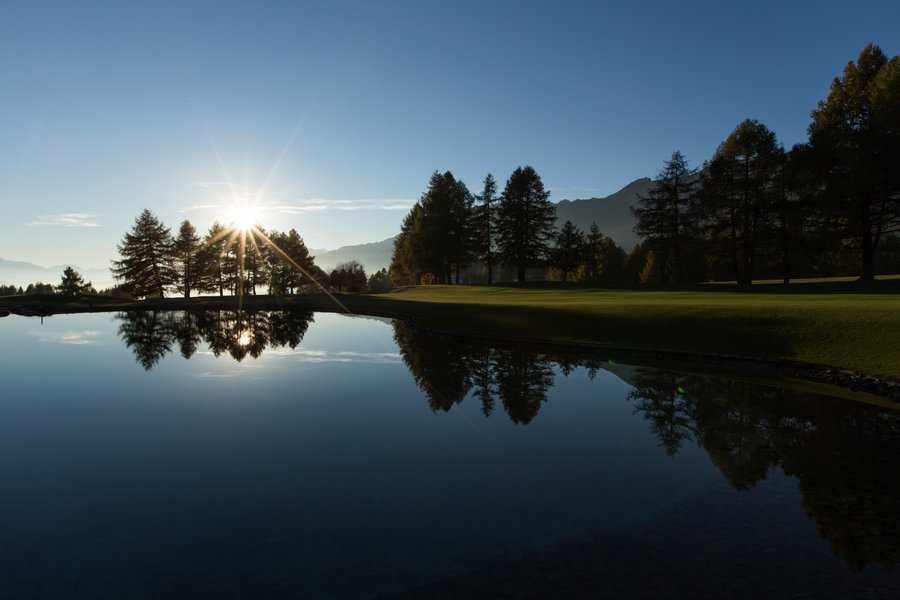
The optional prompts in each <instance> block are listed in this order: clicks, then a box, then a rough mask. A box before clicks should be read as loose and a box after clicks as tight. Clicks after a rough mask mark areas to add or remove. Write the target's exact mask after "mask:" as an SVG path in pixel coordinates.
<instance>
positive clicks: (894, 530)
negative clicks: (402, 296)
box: [0, 311, 900, 598]
mask: <svg viewBox="0 0 900 600" xmlns="http://www.w3.org/2000/svg"><path fill="white" fill-rule="evenodd" d="M0 340H2V346H0V365H2V366H0V373H2V381H0V386H2V387H0V389H2V392H0V482H2V487H0V490H2V491H0V597H3V598H18V597H23V598H102V597H108V598H122V597H130V598H143V597H147V598H149V597H173V596H177V595H180V596H196V597H210V598H212V597H215V598H226V597H246V598H249V597H255V598H261V597H276V598H280V597H284V598H374V597H396V598H419V597H427V598H478V597H484V598H498V597H505V598H510V597H520V598H547V597H562V598H572V597H585V598H593V597H602V596H608V597H621V596H626V595H628V596H632V597H634V596H657V595H669V596H690V597H697V596H700V597H703V596H715V597H721V596H745V597H766V596H801V597H807V596H808V597H900V570H898V568H897V559H898V558H900V413H898V412H897V411H894V410H890V409H884V408H878V407H875V406H871V405H868V404H864V403H859V402H854V401H850V400H845V399H839V398H833V397H829V396H824V395H816V394H809V393H801V392H797V391H791V390H787V389H780V388H777V387H767V386H763V385H758V384H752V383H746V382H741V381H734V380H727V379H717V378H713V377H707V376H700V375H691V374H685V373H677V372H670V371H665V370H654V369H650V368H645V367H636V366H629V365H623V364H618V363H616V362H615V360H611V359H613V358H614V357H598V356H577V355H574V356H559V355H557V354H554V353H540V352H534V351H533V350H525V349H521V348H516V347H502V346H501V347H487V346H483V345H476V344H473V343H460V342H452V341H450V340H447V339H442V338H437V337H431V336H426V335H422V334H419V333H416V332H414V331H411V330H409V329H408V328H406V326H404V325H403V324H402V323H400V322H392V321H390V320H387V319H376V318H365V317H348V316H343V315H338V314H329V313H316V314H312V313H303V312H295V313H278V312H256V313H244V314H238V313H235V312H226V311H222V312H210V313H201V314H193V313H151V312H145V313H119V314H111V313H107V314H102V313H101V314H81V315H56V316H52V317H49V318H45V319H43V321H41V320H40V319H38V318H24V317H16V316H11V317H7V318H3V319H0Z"/></svg>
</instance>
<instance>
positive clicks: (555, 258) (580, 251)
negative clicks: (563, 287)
mask: <svg viewBox="0 0 900 600" xmlns="http://www.w3.org/2000/svg"><path fill="white" fill-rule="evenodd" d="M584 256H585V238H584V232H582V231H581V230H580V229H579V228H578V227H577V226H576V225H573V224H572V221H566V222H565V223H564V224H563V226H562V229H560V231H559V233H558V234H556V246H555V247H554V248H553V249H552V250H551V251H550V265H551V266H553V267H555V268H556V269H558V270H559V272H560V273H561V276H560V281H568V280H569V275H570V274H574V273H575V271H576V270H577V269H578V266H579V265H581V262H582V260H583V259H584Z"/></svg>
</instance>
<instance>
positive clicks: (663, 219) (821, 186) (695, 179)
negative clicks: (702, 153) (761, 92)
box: [633, 44, 900, 285]
mask: <svg viewBox="0 0 900 600" xmlns="http://www.w3.org/2000/svg"><path fill="white" fill-rule="evenodd" d="M811 116H812V123H811V124H810V126H809V141H808V143H805V144H798V145H796V146H794V147H793V148H792V149H791V150H790V151H785V150H784V148H783V147H782V146H781V144H780V143H779V142H778V140H777V138H776V136H775V133H774V132H772V131H770V130H769V129H768V128H767V127H766V126H765V125H763V124H761V123H759V122H758V121H756V120H751V119H747V120H745V121H744V122H742V123H740V124H739V125H738V126H737V127H736V128H735V129H734V131H732V132H731V134H730V135H729V136H728V138H726V139H725V141H723V142H722V143H721V144H720V145H719V147H718V148H717V149H716V151H715V153H714V154H713V156H712V158H711V159H709V160H708V161H706V162H705V163H704V165H703V167H702V169H700V170H699V171H694V170H691V169H689V168H688V166H687V160H686V159H685V157H684V156H683V155H682V154H681V153H680V152H677V151H676V152H675V153H673V154H672V157H671V159H670V160H668V161H666V163H665V164H664V167H663V170H662V171H661V172H660V174H659V176H658V179H657V181H656V182H655V186H654V188H653V189H652V190H651V192H650V193H649V194H648V195H647V196H646V197H644V198H642V199H641V200H640V201H639V202H638V204H637V205H636V206H635V207H634V209H633V211H634V215H635V217H636V218H637V225H636V226H635V233H637V234H638V235H640V236H641V237H642V238H643V240H644V243H643V244H642V246H643V247H642V251H644V252H645V257H644V260H643V262H644V267H643V268H642V272H641V276H640V278H641V279H642V280H654V281H662V282H680V281H692V280H693V281H697V280H706V279H734V280H736V281H737V282H738V283H742V284H748V285H749V284H750V283H752V282H753V280H754V279H757V278H759V276H760V275H763V276H768V277H773V276H780V277H781V278H782V279H783V281H784V282H785V283H787V282H788V281H790V279H791V278H792V277H797V276H814V275H848V274H851V273H856V274H858V275H859V276H860V277H861V278H862V279H863V280H871V279H874V277H875V274H876V271H877V270H879V269H880V270H881V271H882V272H892V271H896V270H897V269H898V267H900V264H898V260H897V246H898V236H897V232H898V231H900V57H897V56H895V57H893V58H891V59H888V58H887V56H885V55H884V53H883V52H882V51H881V49H879V48H878V47H877V46H874V45H872V44H869V45H868V46H866V47H865V48H864V49H863V51H862V52H861V53H860V55H859V57H858V58H857V60H856V61H855V62H852V61H851V62H849V63H848V64H847V66H846V67H845V69H844V72H843V75H842V76H841V77H836V78H835V80H834V82H833V83H832V85H831V90H830V91H829V94H828V97H827V99H825V100H823V101H821V102H819V104H818V106H817V107H816V108H815V109H814V110H813V111H812V115H811Z"/></svg>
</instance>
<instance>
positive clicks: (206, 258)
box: [202, 221, 228, 297]
mask: <svg viewBox="0 0 900 600" xmlns="http://www.w3.org/2000/svg"><path fill="white" fill-rule="evenodd" d="M227 238H228V236H227V230H226V229H225V227H224V226H222V224H221V223H219V222H218V221H215V222H213V224H212V225H211V226H210V228H209V230H208V231H207V233H206V236H205V237H204V238H203V264H204V267H205V270H204V273H203V286H202V289H203V290H204V291H207V292H213V293H215V292H216V291H218V292H219V296H220V297H221V296H224V295H225V284H226V281H227V274H226V267H225V253H226V250H227V248H228V239H227Z"/></svg>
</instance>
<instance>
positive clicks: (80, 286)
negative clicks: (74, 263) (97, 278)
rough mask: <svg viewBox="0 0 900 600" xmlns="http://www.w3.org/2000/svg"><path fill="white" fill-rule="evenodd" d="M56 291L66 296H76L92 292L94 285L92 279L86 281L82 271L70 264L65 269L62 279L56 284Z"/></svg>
mask: <svg viewBox="0 0 900 600" xmlns="http://www.w3.org/2000/svg"><path fill="white" fill-rule="evenodd" d="M56 291H57V292H59V293H60V294H62V295H64V296H76V295H78V294H88V293H92V292H93V291H94V286H93V285H91V282H90V281H89V282H87V283H85V282H84V278H83V277H82V276H81V273H79V272H78V271H76V270H75V269H73V268H72V267H71V266H69V267H66V268H65V269H63V274H62V281H60V284H59V285H58V286H56Z"/></svg>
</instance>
